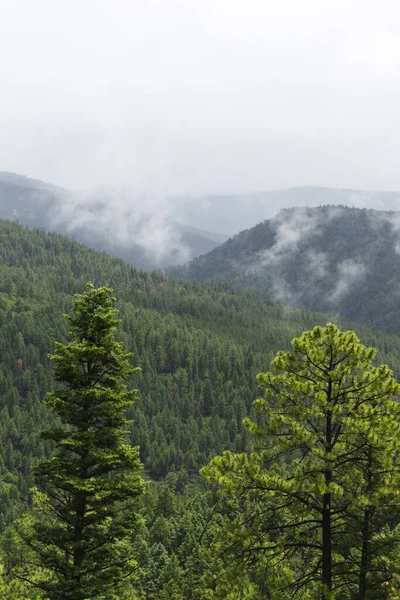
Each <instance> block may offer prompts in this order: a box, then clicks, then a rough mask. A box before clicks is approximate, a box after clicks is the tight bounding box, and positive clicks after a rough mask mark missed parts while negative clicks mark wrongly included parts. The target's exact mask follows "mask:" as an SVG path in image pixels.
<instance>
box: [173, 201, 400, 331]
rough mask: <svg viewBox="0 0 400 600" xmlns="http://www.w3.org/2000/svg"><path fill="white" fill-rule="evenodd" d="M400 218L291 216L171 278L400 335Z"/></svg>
mask: <svg viewBox="0 0 400 600" xmlns="http://www.w3.org/2000/svg"><path fill="white" fill-rule="evenodd" d="M399 228H400V213H397V212H383V211H376V210H366V209H356V208H348V207H344V206H323V207H319V208H297V209H296V208H293V209H288V210H283V211H281V212H280V213H279V214H278V215H277V217H275V218H274V219H271V220H267V221H264V222H262V223H259V224H258V225H256V226H255V227H252V228H251V229H248V230H246V231H242V232H241V233H239V234H237V235H235V236H234V237H232V238H230V239H229V240H228V241H227V242H225V243H224V244H222V246H220V247H218V248H215V249H214V250H212V251H211V252H210V253H208V254H206V255H204V256H201V257H198V258H196V259H194V260H193V261H192V262H191V263H189V264H188V265H187V266H186V267H184V268H181V269H179V268H178V269H176V270H173V271H172V272H174V273H176V274H179V275H181V276H182V275H184V276H186V277H188V278H190V279H192V280H194V281H207V280H210V281H219V282H227V281H228V282H231V283H232V284H233V285H234V287H235V288H236V289H247V290H253V291H256V292H258V293H260V294H261V295H265V294H267V295H269V296H272V297H274V298H275V299H278V300H281V301H283V302H287V303H290V304H293V305H297V306H299V307H308V308H311V309H312V310H317V311H323V312H329V311H333V312H337V313H339V314H341V315H346V316H348V317H349V318H351V319H354V320H357V321H359V322H361V323H365V324H367V325H368V326H369V327H371V328H372V329H381V330H383V331H387V332H389V333H393V332H396V333H400V313H399V311H398V297H399V287H398V281H399V276H400V250H399V249H400V229H399Z"/></svg>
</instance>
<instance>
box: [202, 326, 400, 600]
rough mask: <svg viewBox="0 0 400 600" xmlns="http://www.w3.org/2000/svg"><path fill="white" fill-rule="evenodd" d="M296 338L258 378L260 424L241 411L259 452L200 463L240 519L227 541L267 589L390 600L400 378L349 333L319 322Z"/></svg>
mask: <svg viewBox="0 0 400 600" xmlns="http://www.w3.org/2000/svg"><path fill="white" fill-rule="evenodd" d="M292 345H293V352H283V351H281V352H278V354H277V355H276V357H275V359H274V361H273V366H274V367H275V372H268V373H262V374H260V375H259V376H258V378H259V381H260V384H261V387H262V389H263V390H264V392H265V394H264V397H263V398H260V399H258V400H256V402H255V407H256V410H257V413H258V414H257V417H258V418H257V422H254V421H251V420H250V419H246V420H245V424H246V427H247V429H248V430H249V431H250V433H251V434H252V435H253V436H254V437H255V439H256V447H255V451H254V452H253V453H252V454H251V455H250V456H248V455H245V454H241V455H233V454H231V453H229V452H227V453H225V454H224V455H223V456H222V457H217V458H215V459H214V460H213V461H212V462H211V463H210V465H209V466H208V467H207V468H205V469H204V470H203V473H204V475H205V477H206V478H207V479H208V480H209V481H212V482H215V483H217V485H218V486H219V487H220V489H221V490H222V496H223V498H224V499H225V501H226V503H227V505H228V509H229V511H230V513H229V521H233V524H232V522H230V523H229V522H228V523H227V525H226V528H225V531H224V536H225V537H224V540H223V541H221V542H220V546H221V548H220V550H221V551H222V550H225V551H228V550H229V553H230V555H231V556H232V554H235V553H236V556H237V558H239V559H240V561H241V564H243V563H244V564H245V565H247V566H248V567H249V569H250V570H251V571H252V572H253V577H255V578H257V577H258V580H259V582H260V589H261V588H263V593H264V595H263V596H262V597H267V598H269V597H274V598H275V597H279V595H278V591H277V590H278V589H283V588H285V586H289V587H291V588H292V592H291V593H293V590H297V592H298V591H299V590H300V589H303V593H305V594H306V595H305V596H304V597H306V598H309V597H313V598H322V599H323V600H327V599H331V598H333V597H340V598H360V599H361V598H362V599H364V598H368V597H371V598H372V597H374V598H375V597H379V598H384V597H386V595H385V594H386V593H387V589H386V588H385V587H384V585H383V584H387V581H386V582H385V581H383V580H382V578H380V577H379V574H378V573H379V570H381V571H382V573H384V570H383V567H382V565H385V563H386V565H385V567H386V573H387V572H388V571H390V566H389V568H388V560H390V556H392V557H393V543H392V542H393V540H395V541H397V548H398V547H399V546H398V536H396V535H394V536H393V533H394V528H395V527H396V525H397V523H396V522H395V521H396V519H395V518H394V517H395V514H396V515H397V516H398V515H399V512H400V510H399V509H400V502H399V497H398V495H397V494H398V492H397V487H398V476H397V472H398V466H397V465H398V453H399V447H400V442H399V434H400V427H399V416H400V406H399V404H398V403H397V402H396V401H395V399H394V396H395V394H397V393H398V392H399V391H400V385H399V384H398V383H397V382H396V381H395V380H394V379H393V377H392V374H391V371H390V369H389V368H388V367H387V366H386V365H382V366H379V367H375V366H373V365H372V361H373V359H374V357H375V350H374V349H373V348H367V347H365V346H364V345H362V344H361V343H359V340H358V338H357V337H356V335H355V333H353V332H352V331H347V332H341V331H339V330H338V329H337V327H335V326H334V325H331V324H329V325H327V326H326V327H324V328H322V327H315V328H314V329H313V330H312V331H307V332H306V333H304V334H303V335H302V336H301V337H300V338H297V339H295V340H293V342H292ZM393 511H396V513H394V512H393ZM379 534H381V535H384V537H385V540H383V539H382V543H380V544H379V541H378V540H377V537H379ZM389 537H390V539H391V543H390V544H388V543H387V540H388V538H389ZM385 542H386V543H385ZM377 548H379V553H380V555H379V557H376V556H375V555H374V554H375V551H376V549H377ZM379 563H380V564H379ZM278 566H279V568H278V570H277V569H276V567H278ZM368 581H370V582H371V585H373V586H374V588H375V591H376V586H377V585H378V589H379V591H378V596H368V595H367V588H368ZM272 590H275V595H268V594H272ZM310 593H311V596H309V595H307V594H310ZM337 593H339V595H338V596H337V595H336V594H337ZM379 594H380V595H379Z"/></svg>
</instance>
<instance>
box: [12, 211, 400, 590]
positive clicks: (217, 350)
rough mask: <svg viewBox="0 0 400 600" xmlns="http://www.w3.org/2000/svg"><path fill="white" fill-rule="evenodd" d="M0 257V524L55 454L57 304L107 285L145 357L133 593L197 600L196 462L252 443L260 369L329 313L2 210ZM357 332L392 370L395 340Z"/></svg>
mask: <svg viewBox="0 0 400 600" xmlns="http://www.w3.org/2000/svg"><path fill="white" fill-rule="evenodd" d="M0 265H1V268H0V325H1V327H0V349H1V353H0V469H1V483H0V499H1V507H2V508H1V511H0V532H1V530H4V528H5V526H6V525H7V524H8V523H10V521H13V520H14V519H15V517H16V516H17V515H18V514H19V513H20V511H21V510H23V509H24V508H25V507H26V506H27V503H28V502H29V501H30V493H29V490H30V488H31V486H32V484H33V478H32V474H31V469H32V466H33V464H35V462H36V461H37V460H38V459H39V458H41V457H43V456H48V455H49V453H50V451H51V446H50V445H49V442H47V441H44V440H42V439H40V438H39V436H38V432H39V431H40V430H41V429H43V427H45V426H46V424H48V423H49V421H50V416H49V414H48V412H47V409H45V407H44V406H43V403H42V400H43V397H44V396H45V394H46V393H47V391H49V390H50V389H51V387H52V385H53V380H52V369H51V367H50V362H49V359H48V353H49V352H52V351H53V349H54V342H55V341H56V340H58V341H65V340H66V338H67V332H66V321H65V319H64V318H63V314H64V313H66V312H69V311H70V307H71V299H72V294H73V293H80V292H82V291H83V289H84V287H85V283H86V282H87V281H88V280H91V281H93V283H94V284H95V285H102V284H109V285H111V286H112V287H113V288H114V290H115V294H116V296H117V298H118V308H119V310H120V317H121V319H122V324H121V328H120V331H119V337H120V338H121V339H123V340H124V341H125V343H126V347H127V350H130V351H133V352H134V358H133V364H134V365H140V366H141V367H142V373H141V374H140V375H136V376H133V379H132V381H131V385H132V386H134V387H137V388H138V389H139V399H138V400H137V402H136V404H135V405H134V407H133V409H132V410H131V411H130V413H129V417H130V418H132V419H133V424H132V426H131V433H130V439H131V442H132V444H134V445H139V446H140V454H141V459H142V461H143V463H144V467H145V474H146V477H147V478H148V479H150V480H152V481H154V482H156V483H155V484H154V485H152V486H150V487H149V490H148V493H147V495H146V498H145V499H144V501H143V504H142V506H141V508H140V511H141V513H140V514H141V515H142V516H143V519H144V521H143V524H142V525H141V528H140V530H139V531H138V532H136V533H135V536H134V542H132V543H134V544H135V548H136V550H135V551H136V552H137V557H138V558H137V560H138V564H139V566H140V569H139V572H138V581H139V582H138V584H137V586H136V589H140V595H139V596H137V597H138V598H140V599H143V600H144V599H145V598H150V597H152V598H155V599H156V600H163V599H164V600H165V598H170V597H171V598H172V597H174V598H177V599H179V600H189V599H193V600H200V599H201V598H204V597H205V596H204V589H205V587H207V586H208V582H209V577H210V575H209V565H208V564H207V562H206V561H205V559H204V557H203V556H202V555H200V546H201V545H202V544H204V545H205V548H207V544H208V543H209V542H208V538H207V537H205V535H204V532H205V528H206V527H207V523H208V522H209V521H210V519H211V516H212V514H213V508H212V506H213V501H212V498H209V496H208V495H207V494H206V493H205V492H204V490H203V489H202V487H201V486H200V484H199V479H198V477H197V473H198V469H199V468H200V467H201V466H203V465H205V464H206V463H207V462H208V461H209V460H210V459H211V458H212V457H213V456H214V455H216V454H220V453H222V452H223V451H224V450H227V449H231V450H234V451H241V450H244V449H246V448H247V447H248V443H249V441H248V437H247V433H246V431H245V430H244V428H243V426H242V420H243V418H244V417H245V416H246V415H248V414H250V415H251V416H252V417H253V418H254V409H253V407H252V403H253V400H254V399H255V398H256V397H257V396H258V395H259V391H258V388H257V385H256V374H257V373H258V372H260V371H263V370H267V369H268V368H269V365H270V361H271V359H272V357H273V355H274V353H275V352H276V351H277V350H279V349H282V348H287V347H288V346H289V342H290V340H291V339H292V338H293V337H295V336H297V335H299V334H300V333H301V332H302V331H304V330H306V329H310V328H311V327H313V326H314V325H315V324H317V323H321V324H324V323H326V321H327V320H329V319H332V318H333V317H332V315H322V314H317V313H313V312H311V311H310V310H308V309H299V310H298V309H294V308H292V307H290V306H286V305H284V304H280V303H274V302H271V301H269V300H268V301H266V300H264V299H263V298H261V297H260V296H258V295H256V294H253V293H250V292H247V291H237V292H234V291H233V290H232V288H231V286H229V285H227V284H217V283H211V282H206V283H203V284H198V283H193V282H190V281H188V280H177V279H174V278H173V277H165V276H163V275H161V274H160V273H159V272H157V271H153V272H150V273H148V272H143V271H138V270H136V269H134V268H133V267H132V266H130V265H128V264H126V263H124V262H123V261H122V260H121V259H118V258H111V257H110V256H108V255H107V254H105V253H97V252H95V251H93V250H90V249H88V248H87V247H85V246H81V245H79V244H77V243H76V242H74V241H72V240H70V239H68V238H66V237H62V236H60V235H58V234H56V233H46V232H45V231H44V230H42V229H35V230H30V229H27V228H24V227H23V226H22V225H20V224H18V223H15V222H10V221H0ZM337 322H338V324H339V325H341V326H342V327H343V328H346V327H352V324H351V323H350V322H346V320H344V319H339V320H338V321H337ZM356 329H357V332H358V334H359V336H360V338H361V339H362V341H363V342H365V343H367V344H371V345H375V346H376V347H378V348H379V354H378V360H379V362H387V363H389V364H390V365H392V366H393V367H394V370H395V373H396V374H397V375H399V374H400V371H399V367H398V365H399V364H400V339H399V338H398V337H397V336H388V335H383V334H379V335H377V334H374V333H372V332H371V331H369V330H368V329H366V328H365V327H362V326H357V328H356ZM9 531H10V530H8V529H7V528H6V529H5V533H4V535H3V538H0V543H1V544H2V547H3V548H7V547H10V543H9V542H8V541H7V540H8V539H9V538H8V537H7V536H9V535H11V534H10V533H9ZM11 531H12V530H11ZM13 543H14V542H13ZM7 544H8V545H7ZM11 548H12V551H11V552H12V554H13V556H14V554H15V550H14V546H13V545H12V544H11ZM171 582H175V583H174V586H175V587H172V588H171V586H172V583H171ZM171 590H176V592H174V593H175V595H172V591H171ZM13 593H14V592H13ZM5 597H7V596H5ZM8 597H10V594H9V596H8ZM13 597H14V596H13ZM15 597H17V596H15ZM21 597H24V598H25V597H27V596H26V595H21Z"/></svg>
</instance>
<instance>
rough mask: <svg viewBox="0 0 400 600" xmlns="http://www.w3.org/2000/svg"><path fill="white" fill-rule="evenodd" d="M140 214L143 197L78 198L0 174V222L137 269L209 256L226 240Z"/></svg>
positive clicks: (162, 215)
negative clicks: (57, 237) (51, 235)
mask: <svg viewBox="0 0 400 600" xmlns="http://www.w3.org/2000/svg"><path fill="white" fill-rule="evenodd" d="M145 209H146V201H145V199H143V198H137V197H134V196H129V195H128V196H123V197H117V198H115V197H111V196H109V195H107V194H104V193H103V194H102V193H95V194H93V195H83V194H78V193H75V192H71V191H68V190H65V189H62V188H58V187H56V186H53V185H50V184H47V183H44V182H42V181H38V180H36V179H29V178H27V177H23V176H21V175H16V174H14V173H4V172H0V218H3V219H17V220H18V221H19V222H20V223H22V224H23V225H27V226H28V227H43V228H44V229H48V230H52V231H57V232H59V233H63V234H65V235H68V236H70V237H73V238H74V239H76V240H77V241H79V242H81V243H84V244H87V245H88V246H91V247H92V248H95V249H97V250H104V251H107V252H109V253H110V254H114V255H116V256H120V257H122V258H124V259H125V260H127V261H128V262H130V263H132V264H134V265H135V266H136V267H138V268H144V269H152V268H156V267H159V268H161V267H166V266H168V265H175V264H178V263H181V262H182V261H185V260H189V259H190V258H193V257H194V256H197V255H199V254H204V253H205V252H208V251H209V250H211V249H212V248H214V247H215V246H216V245H218V244H220V243H221V242H222V241H224V240H226V238H227V236H224V235H223V234H219V233H215V234H214V233H212V232H210V231H201V230H200V229H197V228H195V227H192V226H186V225H182V224H180V223H179V222H175V221H173V220H171V219H170V218H168V215H167V214H165V213H157V212H153V213H152V214H146V212H144V211H145Z"/></svg>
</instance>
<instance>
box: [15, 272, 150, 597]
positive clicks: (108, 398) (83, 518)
mask: <svg viewBox="0 0 400 600" xmlns="http://www.w3.org/2000/svg"><path fill="white" fill-rule="evenodd" d="M111 292H112V290H111V289H110V288H107V287H101V288H98V289H95V288H94V287H93V286H92V285H91V284H88V285H87V289H86V291H85V292H84V293H83V294H82V295H76V296H75V298H74V300H73V315H72V316H70V317H68V319H69V322H70V335H71V337H72V340H71V342H70V343H68V344H66V345H64V344H61V343H56V350H55V353H54V354H53V355H51V357H50V358H51V361H52V362H53V364H54V374H55V379H56V381H57V382H58V386H57V388H56V389H55V390H54V391H53V392H51V393H49V394H48V396H47V399H46V404H47V406H48V407H49V409H50V410H51V411H52V412H53V413H55V414H56V415H57V416H58V417H59V424H58V425H57V426H55V427H53V428H49V429H48V430H46V431H45V432H44V433H43V437H44V438H45V439H46V440H52V441H53V442H54V443H55V447H56V452H55V454H54V456H53V457H52V458H50V459H48V460H43V461H41V462H40V464H39V466H38V467H37V468H36V476H37V481H38V490H37V491H36V494H35V505H36V514H35V516H34V517H33V520H32V521H31V523H30V526H29V531H26V530H25V531H24V530H21V533H22V535H23V536H24V537H25V540H26V541H27V542H28V544H29V546H30V547H31V549H33V551H34V554H35V556H36V557H38V559H39V561H38V565H40V566H41V567H42V569H41V572H40V575H43V577H41V576H38V575H36V577H35V578H34V583H35V585H37V586H39V587H41V588H42V589H44V590H45V592H46V594H47V595H48V597H49V598H50V600H56V599H57V600H61V599H62V600H86V599H88V598H90V599H94V598H100V597H101V598H104V597H110V596H107V595H106V593H107V591H109V590H113V592H114V591H115V590H117V589H118V587H119V585H120V584H121V581H122V580H123V578H124V577H127V576H129V575H130V573H132V572H133V570H134V569H135V562H134V561H133V559H132V553H131V550H130V544H129V542H128V540H127V533H128V532H129V530H132V529H133V528H134V525H135V519H136V517H135V513H134V511H133V508H132V506H131V502H132V501H133V500H134V499H135V498H136V497H138V496H139V495H140V494H141V493H142V491H143V487H144V483H143V479H142V477H141V475H140V470H141V464H140V461H139V458H138V449H137V448H133V447H130V446H129V445H127V444H126V443H125V440H124V438H125V436H126V434H127V433H128V432H127V420H126V417H125V411H126V408H127V407H129V406H130V405H131V404H132V402H133V398H134V392H131V391H128V390H127V387H126V385H125V384H124V383H122V382H121V380H124V379H126V378H127V377H128V376H129V375H130V374H131V373H132V372H133V371H134V369H132V368H131V367H130V366H129V358H130V355H129V354H125V353H124V351H123V344H122V343H121V342H117V341H116V340H115V337H114V329H115V327H116V325H117V324H118V323H119V321H118V320H117V319H116V318H115V315H116V312H117V311H116V310H115V309H114V308H113V303H114V300H115V299H114V298H112V297H111ZM20 576H23V575H22V574H21V573H20Z"/></svg>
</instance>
